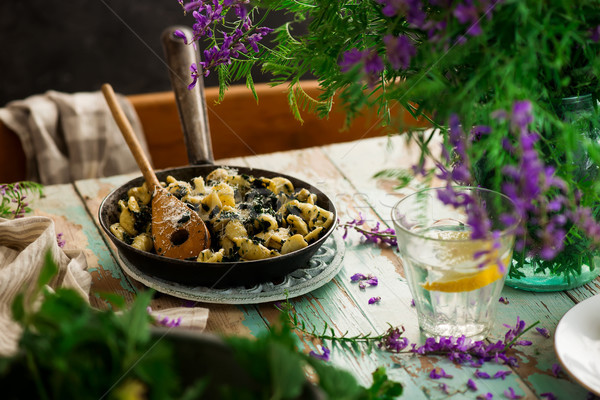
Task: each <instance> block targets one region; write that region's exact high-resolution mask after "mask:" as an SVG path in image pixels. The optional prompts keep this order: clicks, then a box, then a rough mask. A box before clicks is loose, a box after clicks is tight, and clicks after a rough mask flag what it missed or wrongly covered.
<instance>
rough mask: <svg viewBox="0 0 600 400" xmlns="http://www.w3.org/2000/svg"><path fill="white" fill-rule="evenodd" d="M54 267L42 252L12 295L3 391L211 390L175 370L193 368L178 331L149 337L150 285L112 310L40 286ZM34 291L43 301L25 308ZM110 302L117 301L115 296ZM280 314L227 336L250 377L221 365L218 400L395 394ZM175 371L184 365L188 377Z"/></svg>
mask: <svg viewBox="0 0 600 400" xmlns="http://www.w3.org/2000/svg"><path fill="white" fill-rule="evenodd" d="M56 271H57V267H56V265H55V264H54V262H53V261H52V258H51V256H50V255H48V256H47V257H46V261H45V265H44V267H43V269H42V272H41V273H40V276H39V279H38V282H37V285H36V286H35V287H34V290H33V293H32V294H31V295H30V296H29V297H25V296H24V295H19V296H17V298H16V299H15V301H14V303H13V306H12V310H13V318H14V319H15V320H16V321H17V322H18V323H20V324H21V325H22V327H23V335H22V338H21V341H20V343H19V350H18V352H17V354H16V355H15V356H13V357H5V358H0V381H1V382H2V383H3V385H2V398H3V399H7V400H11V399H24V398H27V399H30V398H31V399H33V398H39V399H75V398H76V399H88V398H89V399H101V398H106V399H132V400H134V399H142V398H148V399H160V400H164V399H176V398H177V399H198V398H200V397H201V394H202V393H207V394H210V396H213V395H215V393H212V392H211V393H209V392H205V391H206V390H208V388H209V384H210V383H211V377H210V376H202V375H200V374H193V373H192V377H193V378H194V379H193V380H192V381H190V380H189V375H190V374H189V371H183V370H182V368H189V367H190V366H189V364H188V365H185V366H184V365H181V364H180V363H179V360H178V359H176V358H175V356H174V355H175V354H176V353H175V352H174V346H175V344H176V343H177V342H176V341H174V339H175V337H171V336H170V335H168V334H167V335H163V336H160V337H157V335H151V331H150V326H151V317H150V316H149V314H148V313H147V310H146V308H147V306H148V304H149V303H150V300H151V298H152V294H153V293H152V292H151V291H147V292H143V293H139V294H138V296H137V298H136V300H135V301H134V302H133V304H131V305H130V306H129V308H127V309H124V310H122V311H120V312H118V313H117V312H114V311H112V310H107V311H98V310H94V309H92V308H91V307H90V306H89V304H88V303H87V302H86V301H85V300H84V299H82V298H81V297H80V296H79V295H78V294H77V292H75V291H73V290H70V289H57V290H56V291H55V292H53V291H48V290H46V289H45V285H46V284H48V283H49V282H50V281H51V280H52V278H53V277H54V276H55V274H56ZM38 295H39V296H42V298H43V301H42V303H41V306H40V307H39V309H38V310H36V311H32V310H34V307H33V303H34V302H35V299H37V298H38ZM111 303H112V304H113V305H116V304H124V303H123V300H122V299H121V300H118V299H115V298H114V296H112V298H111ZM286 321H287V316H285V314H282V324H281V325H278V326H274V327H272V328H271V329H270V330H269V331H266V332H265V333H264V334H262V335H260V336H259V337H258V338H256V340H254V339H249V338H241V337H228V338H225V339H224V340H225V343H226V345H227V349H228V350H229V351H231V354H233V356H234V358H233V360H235V363H236V366H239V367H240V368H241V369H240V371H241V372H240V373H241V374H246V375H247V377H249V380H250V382H251V385H249V386H244V385H241V384H240V382H241V380H242V377H241V376H237V375H236V376H231V371H230V370H229V369H228V370H227V373H229V375H227V376H224V378H225V383H224V384H222V385H221V386H219V385H217V386H216V388H215V387H214V386H213V387H212V388H213V390H217V391H218V393H219V395H220V397H219V398H222V399H236V400H238V399H241V400H243V399H273V400H275V399H281V400H283V399H301V398H305V397H303V396H304V395H306V393H307V390H310V388H313V390H317V391H321V392H323V393H324V394H326V395H327V396H329V397H324V398H332V399H333V398H335V399H357V400H358V399H382V400H383V399H388V398H390V397H389V396H392V395H393V394H394V393H396V394H399V393H401V389H402V386H401V385H400V384H398V383H395V382H391V381H389V380H387V377H386V376H385V373H384V372H382V371H381V370H378V371H376V373H375V374H374V382H373V386H372V387H370V388H363V387H362V386H360V385H359V384H358V383H357V382H356V380H355V378H354V377H353V376H352V375H351V374H349V373H348V372H346V371H342V370H339V369H337V368H335V367H333V366H331V365H330V364H327V363H325V362H323V361H320V360H317V359H314V358H312V357H310V356H308V355H305V354H303V353H302V352H300V351H298V348H297V345H296V342H297V340H298V338H297V336H296V335H295V334H294V332H293V330H292V327H291V326H290V325H289V324H288V323H286ZM187 345H188V346H189V343H188V344H187ZM194 361H196V360H194ZM208 361H210V362H212V363H215V364H217V363H219V362H220V360H212V361H211V360H208ZM198 362H202V363H205V362H207V360H198ZM306 368H312V369H313V370H314V371H315V372H316V374H317V375H316V376H317V377H318V378H317V381H318V388H317V387H316V386H314V385H312V384H310V383H309V382H308V381H307V379H306V374H305V371H306ZM182 372H187V374H185V375H186V376H188V378H187V379H186V380H185V381H183V380H182V378H181V376H182V375H181V373H182ZM340 395H342V396H341V397H340ZM210 398H213V397H210Z"/></svg>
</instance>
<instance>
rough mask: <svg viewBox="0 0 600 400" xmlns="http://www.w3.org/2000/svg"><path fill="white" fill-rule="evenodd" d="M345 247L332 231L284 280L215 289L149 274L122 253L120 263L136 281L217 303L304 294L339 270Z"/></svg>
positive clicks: (261, 301)
mask: <svg viewBox="0 0 600 400" xmlns="http://www.w3.org/2000/svg"><path fill="white" fill-rule="evenodd" d="M345 251H346V246H345V244H344V240H343V239H342V236H341V234H340V233H339V232H333V234H332V235H331V236H330V237H329V239H327V241H326V242H325V243H324V244H323V245H322V246H321V248H319V250H317V252H316V253H315V255H314V256H313V257H312V258H311V259H310V260H309V262H308V263H307V265H306V267H304V268H298V269H297V270H295V271H293V272H291V273H289V274H288V275H286V276H285V278H284V279H283V281H282V282H278V283H274V282H266V283H261V284H258V285H256V286H254V287H251V288H245V287H234V288H226V289H213V288H208V287H203V286H186V285H183V284H180V283H175V282H170V281H167V280H164V279H160V278H157V277H154V276H151V275H147V274H146V273H144V272H142V271H140V269H139V268H137V267H136V266H135V265H133V264H132V263H131V262H130V261H129V260H127V259H126V258H124V257H123V256H121V254H119V264H120V266H121V268H122V269H123V271H125V273H126V274H127V275H129V276H131V277H132V278H133V279H135V280H136V281H138V282H140V283H143V284H144V285H146V286H148V287H151V288H153V289H155V290H156V291H158V292H161V293H165V294H169V295H171V296H175V297H178V298H181V299H187V300H194V301H199V302H203V303H217V304H258V303H267V302H271V301H279V300H285V299H286V297H288V298H292V297H297V296H301V295H303V294H306V293H309V292H311V291H313V290H315V289H318V288H320V287H321V286H323V285H325V284H326V283H327V282H329V281H331V280H332V279H333V277H334V276H336V275H337V273H338V272H340V269H341V268H342V260H343V258H344V253H345Z"/></svg>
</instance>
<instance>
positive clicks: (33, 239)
mask: <svg viewBox="0 0 600 400" xmlns="http://www.w3.org/2000/svg"><path fill="white" fill-rule="evenodd" d="M47 251H50V253H51V254H52V258H53V259H54V261H55V262H56V263H57V265H58V266H59V272H58V274H57V276H56V277H55V278H54V279H53V280H52V282H50V285H49V286H50V287H51V288H58V287H66V288H72V289H74V290H75V291H77V292H78V293H79V294H80V295H81V296H82V297H83V298H84V299H86V300H87V301H89V292H90V287H91V282H92V278H91V275H90V273H89V272H88V270H87V268H88V265H87V261H86V258H85V255H84V254H83V252H81V251H63V250H62V249H61V248H60V247H59V246H58V243H57V240H56V232H55V228H54V221H53V220H52V219H51V218H48V217H42V216H32V217H25V218H18V219H10V220H9V219H4V218H0V326H1V327H2V328H1V329H0V356H10V355H12V354H14V353H15V352H16V351H17V348H18V342H19V338H20V337H21V333H22V329H21V326H20V325H19V324H18V323H16V322H15V321H14V320H13V319H12V311H11V306H12V303H13V300H14V298H15V296H16V295H17V294H18V293H20V292H22V291H24V292H25V296H26V298H30V297H31V294H32V292H33V289H34V288H35V286H36V282H37V279H38V276H39V273H40V270H41V268H42V266H43V265H44V258H45V255H46V253H47ZM32 300H33V301H34V302H35V301H36V299H32ZM37 300H38V302H39V299H37ZM151 314H152V315H153V316H154V317H155V318H156V319H157V320H160V319H163V318H164V317H168V318H169V319H170V320H178V319H179V318H180V320H179V321H178V326H180V327H185V328H192V329H196V330H204V329H205V327H206V321H207V319H208V309H206V308H200V307H173V308H168V309H162V310H158V311H156V312H154V311H153V312H151ZM175 329H177V328H175Z"/></svg>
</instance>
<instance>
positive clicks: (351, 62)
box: [338, 48, 363, 72]
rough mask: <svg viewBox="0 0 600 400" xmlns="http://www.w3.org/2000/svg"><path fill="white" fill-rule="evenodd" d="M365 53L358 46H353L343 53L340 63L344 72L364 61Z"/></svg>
mask: <svg viewBox="0 0 600 400" xmlns="http://www.w3.org/2000/svg"><path fill="white" fill-rule="evenodd" d="M362 58H363V53H362V52H361V51H360V50H358V49H357V48H353V49H351V50H349V51H347V52H345V53H344V54H343V55H342V59H341V60H340V62H339V63H338V64H339V66H340V68H341V70H342V72H348V71H350V70H351V69H352V68H354V67H355V66H356V65H358V64H359V63H360V62H362Z"/></svg>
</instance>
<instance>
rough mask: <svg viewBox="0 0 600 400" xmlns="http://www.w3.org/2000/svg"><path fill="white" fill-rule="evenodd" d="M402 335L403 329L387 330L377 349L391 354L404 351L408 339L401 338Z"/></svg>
mask: <svg viewBox="0 0 600 400" xmlns="http://www.w3.org/2000/svg"><path fill="white" fill-rule="evenodd" d="M403 333H404V327H403V328H402V330H400V328H390V329H388V331H387V333H386V335H385V336H384V337H383V339H382V341H381V342H380V343H379V344H378V346H379V348H383V349H385V350H388V351H391V352H393V353H399V352H400V351H402V350H404V349H405V348H406V347H407V346H408V339H407V338H405V337H402V334H403Z"/></svg>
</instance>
